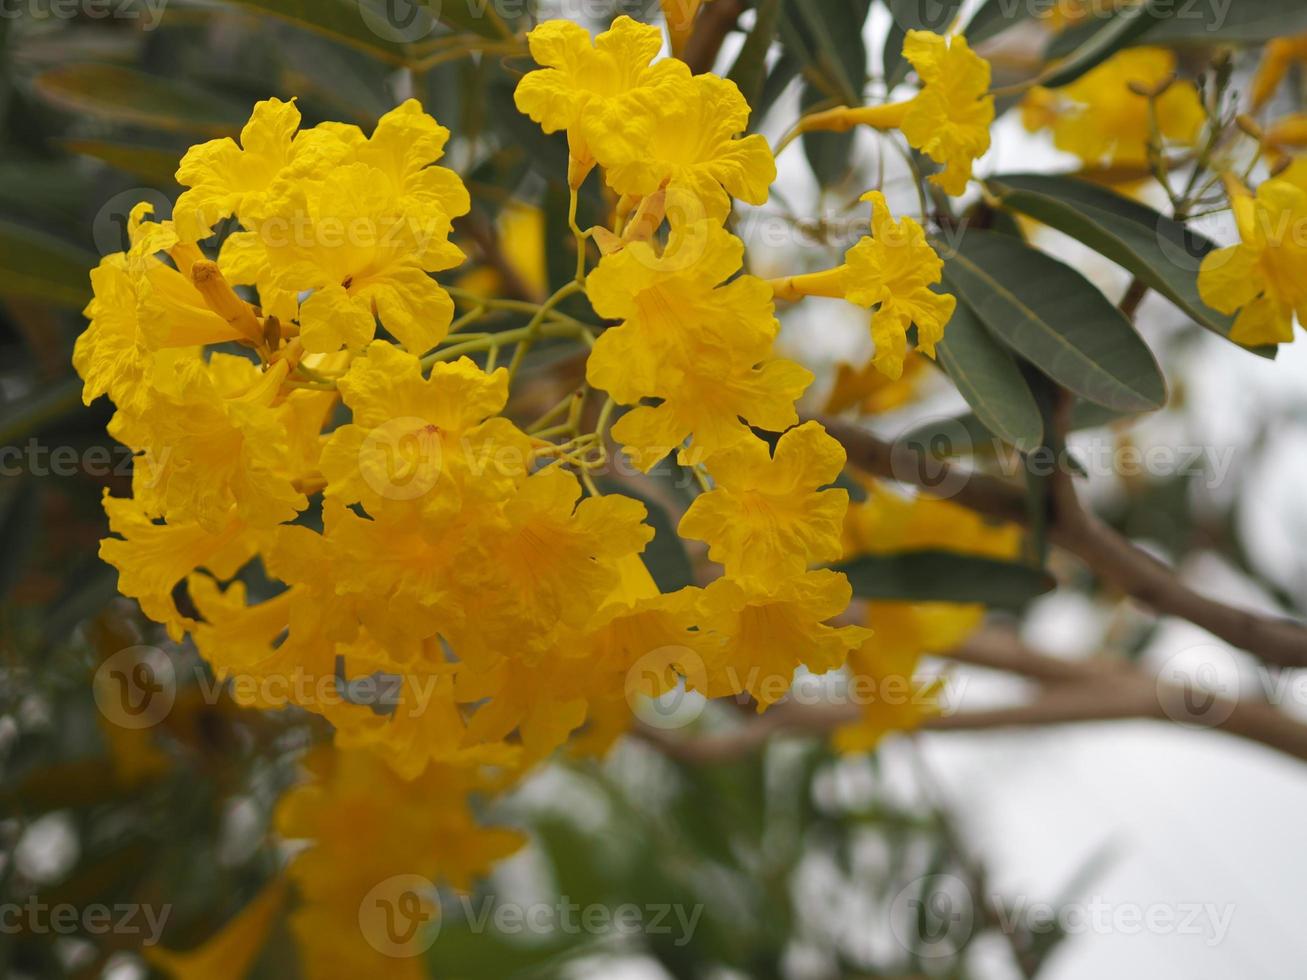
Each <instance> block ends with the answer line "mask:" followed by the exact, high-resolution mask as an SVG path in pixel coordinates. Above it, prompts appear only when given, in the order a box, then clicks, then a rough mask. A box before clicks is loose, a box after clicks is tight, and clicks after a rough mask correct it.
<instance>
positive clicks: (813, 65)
mask: <svg viewBox="0 0 1307 980" xmlns="http://www.w3.org/2000/svg"><path fill="white" fill-rule="evenodd" d="M870 8H871V0H847V2H840V3H812V2H810V0H786V2H785V5H784V7H783V9H782V14H781V37H782V38H783V39H784V42H785V46H786V48H787V49H788V50H790V51H793V52H794V53H795V54H796V55H798V57H799V59H800V60H801V61H802V63H803V64H804V66H805V67H806V68H807V69H808V70H809V72H810V73H812V74H815V75H816V76H817V77H819V78H820V80H821V83H820V84H819V85H817V87H818V88H819V89H821V90H822V95H823V97H824V98H826V99H834V100H838V101H840V102H843V103H844V104H845V105H860V104H861V103H862V88H863V86H864V85H865V84H866V82H867V48H866V45H865V44H864V43H863V40H862V25H863V24H864V23H866V20H867V13H868V11H869V10H870Z"/></svg>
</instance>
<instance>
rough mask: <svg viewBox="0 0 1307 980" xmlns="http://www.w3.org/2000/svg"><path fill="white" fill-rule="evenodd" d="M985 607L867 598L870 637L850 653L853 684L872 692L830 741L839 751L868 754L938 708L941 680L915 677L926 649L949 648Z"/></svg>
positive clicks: (973, 625)
mask: <svg viewBox="0 0 1307 980" xmlns="http://www.w3.org/2000/svg"><path fill="white" fill-rule="evenodd" d="M984 616H985V610H984V607H983V606H971V605H965V606H962V605H952V604H949V603H908V602H869V603H867V622H868V623H870V624H871V626H872V627H873V629H874V633H873V635H872V637H871V638H870V639H869V640H867V642H865V643H864V644H863V645H862V646H861V647H859V648H858V649H857V650H854V651H853V652H852V653H850V654H849V673H850V675H851V677H850V685H851V687H852V688H853V689H854V690H858V689H862V690H865V691H870V692H871V696H870V697H868V698H867V700H866V702H865V704H863V710H862V717H861V718H860V719H859V720H858V721H857V722H854V723H853V724H850V725H845V726H843V727H841V728H839V729H838V730H837V731H836V732H835V733H834V734H833V735H832V736H831V742H832V744H833V745H834V746H835V748H836V749H838V750H839V751H841V752H870V751H871V750H872V749H874V748H875V747H876V746H877V745H878V744H879V742H880V740H881V739H882V738H884V736H886V735H888V734H889V733H891V732H908V731H912V730H914V729H915V728H917V727H918V726H919V725H920V724H921V723H922V721H924V720H925V719H927V718H929V717H931V716H932V715H934V714H936V713H937V712H938V706H937V696H938V691H939V687H940V684H939V682H935V683H926V682H924V681H923V680H922V679H921V678H919V677H918V676H917V670H918V665H919V663H920V661H921V657H922V655H923V654H925V653H937V652H944V651H947V650H951V649H953V648H954V647H956V646H957V645H958V644H959V643H961V642H962V641H963V640H965V639H966V638H967V637H968V636H969V635H970V634H971V633H972V632H974V631H975V629H976V628H977V627H978V626H979V625H980V622H981V620H982V619H984Z"/></svg>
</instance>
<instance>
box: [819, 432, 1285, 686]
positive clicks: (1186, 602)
mask: <svg viewBox="0 0 1307 980" xmlns="http://www.w3.org/2000/svg"><path fill="white" fill-rule="evenodd" d="M822 422H823V424H824V425H825V426H826V429H827V431H828V432H830V434H831V435H833V436H834V437H835V438H836V439H838V440H839V441H840V442H841V443H843V445H844V448H845V449H846V450H847V451H848V454H849V463H850V464H851V465H852V466H854V467H855V468H857V469H859V470H862V471H863V472H866V473H869V474H871V475H873V476H879V477H883V478H887V479H892V480H898V481H900V482H903V483H908V484H912V485H914V486H916V487H918V488H919V489H921V490H922V491H923V492H925V493H928V494H932V495H934V496H940V497H944V498H946V499H949V500H952V501H953V502H954V503H956V504H960V505H962V506H963V507H966V508H968V509H969V510H973V511H975V512H977V513H979V514H984V515H987V516H989V517H994V518H997V519H1001V520H1006V521H1012V522H1014V523H1018V524H1026V523H1027V522H1028V520H1029V514H1028V511H1027V508H1026V498H1025V494H1024V492H1023V490H1022V489H1021V488H1020V487H1019V486H1017V485H1015V484H1013V483H1010V482H1008V481H1006V480H1001V479H998V478H997V477H993V476H988V475H986V474H981V473H967V472H966V471H965V470H963V469H960V468H959V467H957V466H956V465H955V464H950V463H947V462H944V461H939V462H936V461H935V460H933V459H932V460H929V461H927V460H926V459H925V458H924V457H923V456H922V455H921V454H920V453H919V452H918V451H917V450H915V449H913V448H911V447H910V446H905V445H902V444H897V443H896V444H893V445H891V444H889V443H886V442H884V441H882V440H880V439H878V438H876V437H875V436H873V435H871V434H870V433H868V432H867V431H865V430H864V429H861V428H859V427H857V426H854V425H851V424H849V423H847V422H842V421H840V420H838V419H822ZM1054 491H1055V499H1054V508H1053V514H1052V515H1051V519H1050V521H1049V524H1048V528H1047V534H1048V539H1049V540H1050V541H1051V542H1052V543H1053V544H1055V545H1057V546H1058V547H1060V548H1062V549H1064V550H1066V551H1067V552H1069V553H1071V554H1073V555H1075V556H1076V557H1077V558H1079V559H1080V560H1081V561H1083V562H1084V563H1085V564H1086V565H1087V566H1089V568H1090V569H1091V570H1092V571H1093V572H1094V573H1095V574H1096V575H1098V576H1099V577H1100V578H1102V579H1104V580H1105V581H1108V582H1111V583H1112V584H1113V585H1114V586H1116V587H1117V588H1119V589H1120V590H1121V591H1122V592H1124V593H1126V594H1127V595H1129V596H1131V597H1133V598H1135V599H1138V600H1139V601H1140V602H1142V603H1144V604H1145V605H1147V606H1150V607H1151V608H1152V609H1153V610H1154V611H1156V612H1158V613H1161V614H1163V615H1168V616H1178V617H1180V618H1182V619H1187V620H1188V621H1189V622H1191V623H1194V624H1195V625H1197V626H1201V627H1202V628H1203V629H1205V630H1207V631H1208V632H1210V633H1212V634H1213V635H1215V636H1218V637H1220V638H1221V639H1223V640H1225V641H1226V642H1227V643H1230V644H1231V645H1232V646H1235V647H1238V648H1239V649H1241V650H1246V651H1248V652H1249V653H1251V654H1253V655H1254V656H1257V657H1259V658H1261V659H1262V660H1264V661H1266V662H1267V663H1270V664H1275V665H1276V666H1280V667H1307V625H1304V624H1303V623H1301V622H1299V621H1297V620H1293V619H1286V618H1284V617H1279V616H1272V615H1266V614H1263V613H1257V612H1253V611H1251V610H1247V609H1240V608H1238V607H1237V606H1231V605H1227V604H1226V603H1223V602H1221V601H1219V600H1217V599H1213V598H1210V597H1208V596H1204V595H1202V594H1200V593H1198V592H1196V591H1194V590H1193V589H1191V588H1190V587H1189V586H1187V585H1185V584H1184V583H1183V582H1182V581H1180V579H1179V578H1178V577H1177V576H1176V573H1175V571H1174V570H1173V569H1172V568H1170V567H1168V566H1167V565H1165V564H1164V563H1162V562H1161V561H1159V560H1158V559H1156V558H1154V557H1153V556H1152V555H1150V554H1148V552H1146V551H1144V550H1143V549H1142V548H1139V547H1138V546H1136V545H1134V544H1133V543H1131V542H1130V541H1129V540H1127V539H1126V538H1124V537H1122V536H1121V535H1120V534H1119V533H1117V531H1115V530H1114V529H1112V528H1111V527H1108V526H1107V525H1106V524H1104V523H1103V522H1102V521H1101V520H1099V519H1098V518H1097V517H1096V516H1094V515H1093V514H1091V513H1089V512H1088V511H1087V510H1085V508H1084V507H1083V506H1082V505H1081V503H1080V501H1079V499H1078V496H1077V495H1076V492H1075V488H1074V486H1072V485H1071V480H1070V478H1069V476H1067V477H1066V478H1065V480H1058V481H1055V484H1054Z"/></svg>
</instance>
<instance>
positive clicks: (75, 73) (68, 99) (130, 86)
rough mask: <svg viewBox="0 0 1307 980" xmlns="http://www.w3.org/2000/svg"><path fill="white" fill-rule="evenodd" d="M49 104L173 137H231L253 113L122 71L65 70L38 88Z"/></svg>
mask: <svg viewBox="0 0 1307 980" xmlns="http://www.w3.org/2000/svg"><path fill="white" fill-rule="evenodd" d="M34 84H35V86H36V90H37V91H38V92H39V93H40V94H41V95H42V96H43V97H45V98H46V99H47V100H48V101H50V102H53V103H55V104H56V105H59V106H61V107H63V108H65V109H69V110H71V111H73V112H84V113H88V114H90V115H93V116H98V117H99V118H101V119H111V120H113V121H115V122H124V123H131V124H132V125H135V126H144V127H146V128H148V129H163V130H168V131H170V132H185V133H202V134H204V135H206V136H230V135H234V134H235V133H236V132H238V131H239V129H240V126H241V123H242V122H243V121H244V120H245V119H246V118H248V115H249V111H248V109H244V110H242V108H241V107H239V106H237V105H235V104H234V103H231V102H228V101H226V100H225V99H221V98H218V97H217V96H215V95H212V94H210V93H209V92H207V91H205V90H204V89H201V88H199V87H196V86H193V85H188V84H186V83H185V82H183V81H181V80H179V79H175V78H162V77H160V76H158V75H147V74H146V73H145V72H141V71H134V70H133V69H131V68H123V67H121V66H119V65H98V64H77V65H61V66H60V67H58V68H51V69H49V70H48V71H45V72H42V73H41V74H40V75H38V76H37V77H36V80H35V82H34Z"/></svg>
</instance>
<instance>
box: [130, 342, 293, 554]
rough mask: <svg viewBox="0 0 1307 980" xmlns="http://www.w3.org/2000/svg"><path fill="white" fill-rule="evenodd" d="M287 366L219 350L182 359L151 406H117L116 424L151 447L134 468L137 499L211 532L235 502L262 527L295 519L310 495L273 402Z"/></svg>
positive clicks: (138, 444) (134, 441)
mask: <svg viewBox="0 0 1307 980" xmlns="http://www.w3.org/2000/svg"><path fill="white" fill-rule="evenodd" d="M286 371H287V365H286V362H285V361H281V362H279V363H278V364H277V365H276V366H274V367H273V368H271V369H270V370H268V371H267V372H265V373H260V371H259V369H258V368H257V367H256V366H255V365H254V364H253V363H252V362H251V361H248V360H246V359H245V358H243V357H237V356H234V355H230V354H214V355H213V357H212V359H211V360H210V361H209V362H207V363H206V362H204V361H200V360H193V361H187V362H184V363H182V364H179V365H178V366H177V369H176V372H175V374H174V376H173V378H171V379H169V384H168V387H167V388H166V389H162V390H161V391H160V395H159V397H158V398H157V399H156V400H155V401H153V402H152V403H151V405H150V407H149V408H148V409H147V410H146V411H145V412H144V413H143V414H141V415H139V416H131V415H126V414H124V413H122V412H120V413H118V415H116V416H115V417H114V419H113V421H112V422H111V423H110V426H109V430H110V433H111V434H112V435H113V436H114V437H115V438H116V439H118V440H119V441H120V442H123V443H125V444H127V445H128V446H131V447H132V448H134V449H138V450H144V453H145V455H144V456H143V457H140V458H139V459H138V463H137V465H136V467H135V468H134V471H133V474H132V489H133V493H134V495H135V497H136V500H137V502H138V503H139V504H140V505H141V506H143V507H145V508H146V509H147V510H149V511H150V512H151V513H155V514H159V515H161V516H164V517H167V518H168V519H169V520H170V521H174V522H179V523H185V522H188V521H196V522H197V523H199V524H200V525H201V526H202V527H204V528H206V529H208V530H211V531H216V530H218V529H220V528H222V527H224V526H226V524H227V522H228V520H229V515H230V514H231V512H232V510H233V508H234V509H235V512H236V514H237V515H238V516H239V517H240V519H241V520H243V521H244V522H245V523H246V524H249V525H251V526H253V527H268V526H271V525H273V524H280V523H282V522H285V521H291V520H294V519H295V516H296V514H298V513H299V511H301V510H303V509H304V507H305V506H307V503H308V502H307V500H306V498H305V496H304V494H302V493H300V492H299V491H298V490H296V489H295V487H294V485H293V482H292V481H293V479H294V477H295V476H296V475H297V474H293V473H289V472H287V471H286V470H285V469H284V465H285V463H286V462H287V460H288V458H289V444H288V442H287V438H286V427H285V424H284V422H283V420H282V418H281V416H280V414H279V413H278V412H277V411H275V410H274V409H273V408H272V403H273V401H274V399H275V398H276V397H277V394H278V392H279V390H280V388H281V383H282V381H283V380H284V379H285V377H286Z"/></svg>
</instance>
